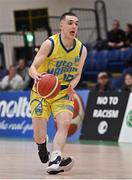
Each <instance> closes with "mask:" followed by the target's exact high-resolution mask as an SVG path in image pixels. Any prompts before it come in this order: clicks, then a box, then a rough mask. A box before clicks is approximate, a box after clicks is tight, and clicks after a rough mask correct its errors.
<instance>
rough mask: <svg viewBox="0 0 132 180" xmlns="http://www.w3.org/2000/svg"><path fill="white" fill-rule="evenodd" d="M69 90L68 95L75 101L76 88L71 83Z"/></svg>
mask: <svg viewBox="0 0 132 180" xmlns="http://www.w3.org/2000/svg"><path fill="white" fill-rule="evenodd" d="M67 91H68V95H69V98H70V100H71V101H74V96H75V93H76V92H75V90H74V89H73V88H72V86H71V85H69V87H68V88H67Z"/></svg>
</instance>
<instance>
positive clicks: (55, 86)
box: [36, 74, 59, 98]
mask: <svg viewBox="0 0 132 180" xmlns="http://www.w3.org/2000/svg"><path fill="white" fill-rule="evenodd" d="M50 75H51V77H50V79H52V76H54V75H52V74H50ZM44 76H49V74H44V75H43V77H44ZM55 79H56V82H55V85H54V88H53V89H52V91H51V92H50V93H49V94H47V95H45V96H43V95H41V94H40V93H39V83H40V81H38V82H37V86H36V89H37V92H38V94H39V95H40V96H42V97H43V98H48V97H50V96H51V95H52V94H53V93H54V92H55V91H56V88H57V86H58V85H59V80H58V77H56V76H55ZM49 83H50V81H49ZM49 83H48V84H49Z"/></svg>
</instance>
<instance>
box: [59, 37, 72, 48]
mask: <svg viewBox="0 0 132 180" xmlns="http://www.w3.org/2000/svg"><path fill="white" fill-rule="evenodd" d="M61 41H62V43H63V45H64V46H65V48H66V49H71V48H72V47H73V46H74V39H71V38H67V37H65V36H64V35H63V34H61Z"/></svg>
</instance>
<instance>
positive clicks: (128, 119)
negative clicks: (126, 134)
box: [126, 110, 132, 127]
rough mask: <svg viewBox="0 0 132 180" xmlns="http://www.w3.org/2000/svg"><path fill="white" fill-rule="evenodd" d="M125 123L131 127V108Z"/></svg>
mask: <svg viewBox="0 0 132 180" xmlns="http://www.w3.org/2000/svg"><path fill="white" fill-rule="evenodd" d="M126 124H127V126H128V127H132V110H130V111H129V112H128V114H127V118H126Z"/></svg>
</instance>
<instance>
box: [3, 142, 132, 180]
mask: <svg viewBox="0 0 132 180" xmlns="http://www.w3.org/2000/svg"><path fill="white" fill-rule="evenodd" d="M48 147H49V149H50V148H51V145H50V144H49V146H48ZM66 154H68V155H71V156H73V157H74V159H75V165H74V167H73V169H72V170H71V171H70V172H68V173H63V174H60V175H48V174H47V173H46V171H45V168H46V165H43V164H41V162H40V161H39V158H38V155H37V146H36V144H35V143H34V142H33V141H24V140H3V139H0V179H132V144H120V145H99V144H93V145H92V144H67V145H66V146H65V152H64V155H66Z"/></svg>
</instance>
